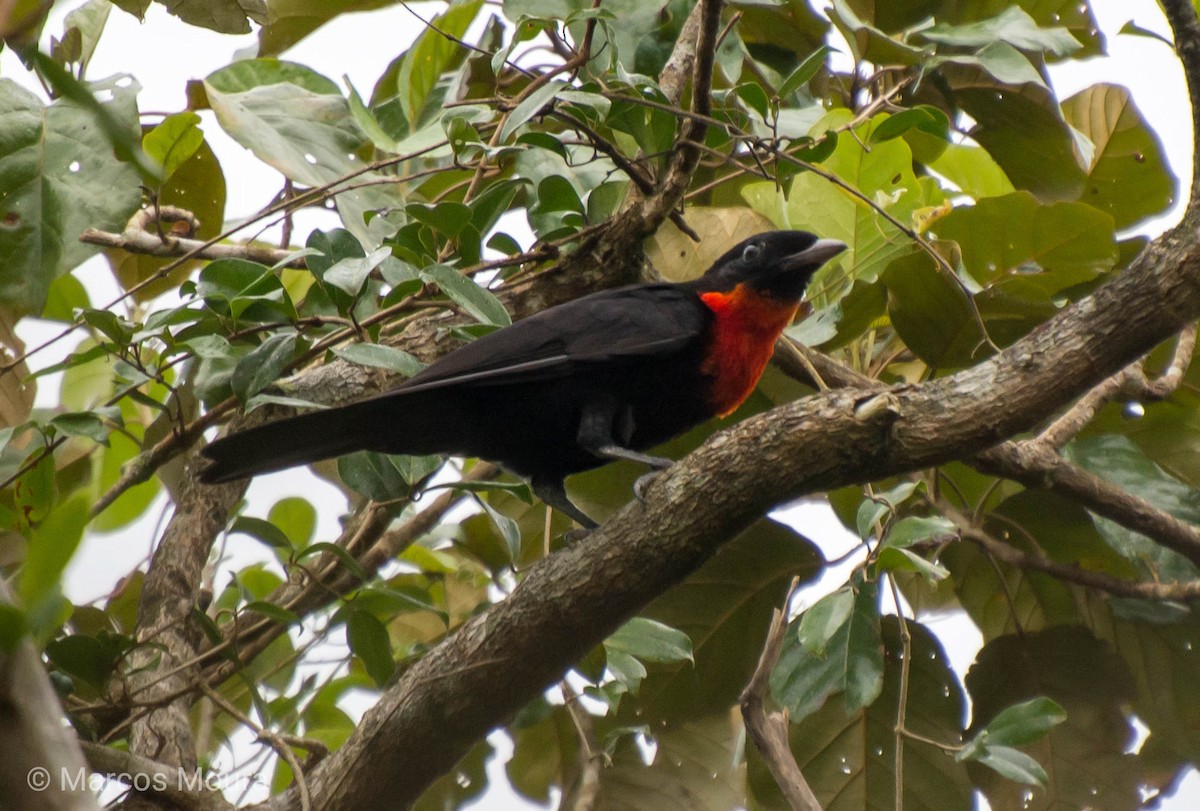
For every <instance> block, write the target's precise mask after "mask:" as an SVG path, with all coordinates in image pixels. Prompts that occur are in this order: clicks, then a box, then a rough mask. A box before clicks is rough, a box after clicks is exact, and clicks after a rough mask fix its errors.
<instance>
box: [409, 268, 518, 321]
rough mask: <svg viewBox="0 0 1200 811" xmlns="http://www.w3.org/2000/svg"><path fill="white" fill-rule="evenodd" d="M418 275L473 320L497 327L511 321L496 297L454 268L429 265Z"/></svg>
mask: <svg viewBox="0 0 1200 811" xmlns="http://www.w3.org/2000/svg"><path fill="white" fill-rule="evenodd" d="M420 275H421V278H422V279H424V280H425V281H426V282H428V283H431V284H436V285H437V286H438V287H439V288H441V291H442V293H444V294H445V295H446V297H447V298H449V299H450V300H451V301H453V302H454V303H455V304H457V305H458V306H460V307H462V308H463V310H465V311H466V312H467V314H468V315H470V316H471V317H472V318H474V319H475V320H477V321H480V322H482V323H484V324H493V325H495V326H497V327H506V326H508V325H509V324H511V323H512V319H510V318H509V316H508V312H507V311H506V310H505V309H504V305H503V304H501V303H500V300H499V299H498V298H496V297H495V296H494V295H492V294H491V293H490V292H488V291H487V290H485V289H484V288H483V287H480V286H479V285H477V284H476V283H475V282H474V281H472V280H471V279H470V278H469V277H467V276H464V275H463V274H461V273H459V272H458V271H457V270H455V269H454V268H451V267H448V266H446V265H430V266H429V267H427V268H422V269H421V270H420Z"/></svg>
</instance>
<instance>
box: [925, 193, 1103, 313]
mask: <svg viewBox="0 0 1200 811" xmlns="http://www.w3.org/2000/svg"><path fill="white" fill-rule="evenodd" d="M934 228H935V229H936V230H937V232H938V235H939V236H940V237H942V238H943V239H952V240H954V241H956V242H957V243H958V245H959V247H960V249H961V250H962V259H963V265H964V266H965V267H966V269H967V271H968V272H969V273H970V274H971V276H972V277H973V278H974V279H976V280H977V281H978V282H980V283H981V284H987V283H990V282H993V281H995V280H997V279H999V278H1001V277H1003V276H1004V275H1005V274H1009V273H1014V272H1018V271H1019V272H1021V274H1022V276H1021V278H1023V279H1028V280H1029V281H1032V282H1034V283H1035V284H1038V285H1039V286H1041V287H1043V289H1045V290H1046V291H1047V292H1048V293H1051V294H1054V293H1058V292H1059V291H1060V290H1063V289H1065V288H1068V287H1072V286H1074V285H1077V284H1082V283H1083V282H1087V281H1091V280H1092V279H1095V278H1096V277H1097V276H1099V275H1100V274H1101V273H1104V272H1106V271H1108V270H1110V269H1111V268H1112V267H1113V266H1114V265H1115V264H1116V261H1117V244H1116V239H1115V236H1114V223H1113V221H1112V219H1111V218H1110V217H1109V216H1108V215H1106V214H1104V213H1102V212H1100V211H1097V210H1096V209H1095V208H1093V207H1092V206H1090V205H1084V204H1083V203H1053V204H1050V205H1040V204H1039V203H1038V202H1037V200H1036V199H1035V198H1034V196H1033V195H1032V194H1030V193H1029V192H1023V191H1022V192H1016V193H1014V194H1009V195H1005V196H1003V197H991V198H987V199H984V200H980V201H979V202H978V203H977V204H976V205H974V206H960V207H957V208H955V209H954V210H953V211H952V212H950V213H949V214H947V215H946V216H945V217H943V218H941V219H940V220H938V221H937V223H936V224H935V226H934ZM1030 264H1034V265H1036V267H1034V268H1030V267H1029V265H1030Z"/></svg>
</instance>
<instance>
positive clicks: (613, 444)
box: [578, 408, 675, 501]
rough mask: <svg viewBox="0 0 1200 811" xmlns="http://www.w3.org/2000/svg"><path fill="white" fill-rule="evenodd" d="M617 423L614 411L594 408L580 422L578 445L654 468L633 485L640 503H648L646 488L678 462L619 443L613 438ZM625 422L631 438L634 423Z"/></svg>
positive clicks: (599, 453)
mask: <svg viewBox="0 0 1200 811" xmlns="http://www.w3.org/2000/svg"><path fill="white" fill-rule="evenodd" d="M616 422H617V420H616V417H615V414H614V413H613V411H612V410H611V409H606V408H592V409H589V410H586V411H584V412H583V416H582V417H581V418H580V420H579V436H578V441H579V446H580V447H581V448H583V449H584V450H586V451H590V452H591V453H594V454H595V455H596V456H599V457H602V458H604V459H628V460H629V461H631V462H640V463H641V464H643V465H646V466H647V467H650V468H653V470H651V471H650V472H649V473H645V474H643V475H641V476H639V477H638V480H637V481H635V482H634V483H633V494H634V495H635V496H637V499H638V501H645V500H646V497H645V496H646V488H647V487H649V486H650V482H652V481H654V478H655V477H656V476H658V473H659V471H661V470H665V469H666V468H669V467H670V466H671V465H673V464H675V463H674V461H672V460H671V459H667V458H666V457H663V456H651V455H649V454H646V453H639V452H638V451H635V450H631V449H629V448H626V447H624V446H623V445H621V444H619V443H618V442H617V440H616V439H615V438H614V437H613V434H614V433H615V432H614V427H615V423H616ZM623 422H626V423H628V425H627V426H626V429H627V430H626V431H625V433H627V434H629V435H632V434H633V420H632V419H626V420H624V421H623ZM626 441H628V437H626Z"/></svg>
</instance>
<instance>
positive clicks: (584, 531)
mask: <svg viewBox="0 0 1200 811" xmlns="http://www.w3.org/2000/svg"><path fill="white" fill-rule="evenodd" d="M591 534H592V530H590V529H588V528H586V527H575V528H574V529H568V530H567V531H566V532H564V533H563V536H562V537H563V543H565V544H566V545H567V546H570V545H571V544H573V543H578V542H579V541H582V540H583V539H584V538H586V537H587V536H589V535H591Z"/></svg>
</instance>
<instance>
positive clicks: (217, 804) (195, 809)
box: [81, 741, 233, 811]
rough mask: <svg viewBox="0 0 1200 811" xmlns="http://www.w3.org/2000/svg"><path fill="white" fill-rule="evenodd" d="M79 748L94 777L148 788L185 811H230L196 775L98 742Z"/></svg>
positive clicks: (227, 805)
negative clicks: (103, 776) (113, 779)
mask: <svg viewBox="0 0 1200 811" xmlns="http://www.w3.org/2000/svg"><path fill="white" fill-rule="evenodd" d="M81 745H82V746H83V752H84V755H85V756H86V757H87V761H88V764H89V765H90V766H91V767H92V770H93V771H94V772H96V773H97V774H102V775H106V776H108V777H114V778H116V779H119V780H123V781H125V782H130V783H136V784H137V785H139V786H140V785H146V786H149V787H151V790H152V793H154V794H156V795H158V796H160V797H162V798H164V799H166V800H170V801H171V803H172V805H174V806H176V807H178V808H182V809H186V811H230V809H232V808H233V805H231V804H230V803H229V802H228V801H227V800H226V799H225V798H224V797H222V796H221V794H220V792H217V791H210V790H207V787H206V785H205V784H204V782H203V781H202V780H200V779H199V778H198V777H197V775H200V773H199V772H195V771H193V772H190V773H189V772H183V771H181V770H179V769H177V768H171V767H168V766H165V765H163V764H162V763H159V762H158V761H155V760H151V759H150V758H146V757H140V756H138V755H133V754H130V753H129V752H122V751H120V750H118V749H113V748H112V747H111V746H103V745H101V744H98V743H91V742H88V741H84V742H82V744H81ZM202 776H203V775H200V777H202Z"/></svg>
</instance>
